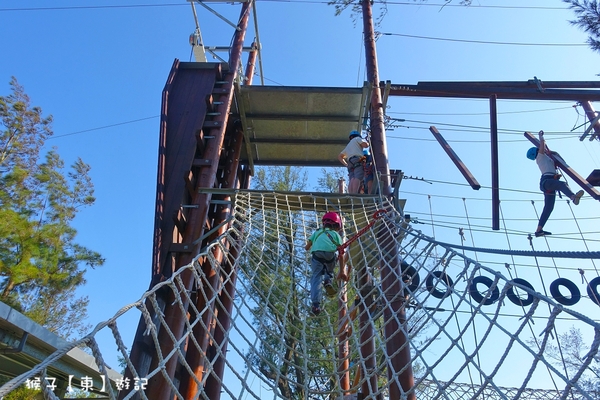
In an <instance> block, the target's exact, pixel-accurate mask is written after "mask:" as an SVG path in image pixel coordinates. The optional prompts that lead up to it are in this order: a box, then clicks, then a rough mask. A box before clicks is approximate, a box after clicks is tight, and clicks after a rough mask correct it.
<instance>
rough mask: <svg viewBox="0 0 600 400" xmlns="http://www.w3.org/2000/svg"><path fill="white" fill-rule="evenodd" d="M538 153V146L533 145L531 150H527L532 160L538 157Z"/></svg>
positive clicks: (528, 156)
mask: <svg viewBox="0 0 600 400" xmlns="http://www.w3.org/2000/svg"><path fill="white" fill-rule="evenodd" d="M537 154H538V148H537V147H532V148H530V149H529V150H527V158H529V159H530V160H535V158H536V157H537Z"/></svg>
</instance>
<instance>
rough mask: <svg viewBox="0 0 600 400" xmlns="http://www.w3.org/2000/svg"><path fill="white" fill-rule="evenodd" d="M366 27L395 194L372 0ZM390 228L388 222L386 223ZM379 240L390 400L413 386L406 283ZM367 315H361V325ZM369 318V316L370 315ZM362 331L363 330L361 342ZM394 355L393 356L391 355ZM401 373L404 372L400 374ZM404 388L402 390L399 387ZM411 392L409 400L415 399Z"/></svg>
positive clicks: (376, 126) (380, 142) (381, 162)
mask: <svg viewBox="0 0 600 400" xmlns="http://www.w3.org/2000/svg"><path fill="white" fill-rule="evenodd" d="M362 10H363V26H364V36H365V37H364V40H365V58H366V69H367V77H368V81H369V83H371V84H372V86H373V94H372V96H371V134H372V137H371V146H372V147H371V148H372V151H373V157H374V159H375V162H376V163H377V171H378V172H380V175H381V185H382V189H381V190H382V191H383V194H384V195H386V196H390V195H391V194H392V190H391V185H390V173H389V164H388V154H387V145H386V139H385V126H384V123H383V101H382V97H381V89H380V88H379V73H378V69H377V51H376V47H375V32H374V27H373V11H372V8H371V2H370V0H362ZM385 224H386V228H387V222H385ZM377 241H378V243H379V244H380V247H381V248H382V249H384V254H382V255H381V256H382V259H381V261H380V267H379V268H380V274H381V289H382V291H383V295H384V296H385V297H386V298H387V299H391V300H390V303H389V306H388V307H386V308H385V310H384V323H385V328H384V334H385V338H386V353H387V355H388V358H387V360H388V362H387V370H388V383H389V392H390V399H394V400H395V399H400V396H401V391H404V392H406V391H408V390H410V389H411V388H412V387H413V386H414V378H413V373H412V366H411V356H410V346H409V343H408V341H407V335H406V332H407V329H406V312H405V309H404V298H403V297H402V294H403V292H404V284H403V282H402V273H401V271H400V262H399V258H400V255H399V253H398V247H397V245H396V243H395V241H394V240H393V235H392V230H391V229H384V227H383V226H382V227H381V228H380V229H379V231H378V234H377ZM363 318H364V316H363V315H361V322H362V320H363ZM367 318H368V314H367ZM362 335H363V332H362V331H361V339H362ZM398 349H401V350H400V351H398ZM392 354H393V356H391V355H392ZM400 371H402V372H400ZM400 386H401V387H402V389H401V388H400ZM415 398H416V397H415V394H414V392H412V393H411V394H410V395H409V396H408V397H407V399H408V400H413V399H415Z"/></svg>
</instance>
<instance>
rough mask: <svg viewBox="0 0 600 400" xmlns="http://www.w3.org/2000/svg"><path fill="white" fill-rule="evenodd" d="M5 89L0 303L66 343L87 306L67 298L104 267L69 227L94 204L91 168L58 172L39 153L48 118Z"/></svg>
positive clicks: (54, 157)
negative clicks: (89, 274) (87, 275)
mask: <svg viewBox="0 0 600 400" xmlns="http://www.w3.org/2000/svg"><path fill="white" fill-rule="evenodd" d="M10 85H11V88H12V93H11V94H10V95H8V96H6V97H4V96H0V124H1V126H0V129H1V131H0V277H1V282H0V301H3V302H5V303H7V304H9V305H11V306H12V307H15V308H16V309H18V310H21V311H22V312H24V313H25V314H26V315H28V316H30V317H31V318H32V319H34V320H35V321H36V322H38V323H40V324H41V325H44V326H47V327H48V328H49V329H50V330H52V331H54V332H55V333H57V334H59V335H61V336H64V337H67V336H68V335H69V334H70V333H72V332H73V331H74V330H78V329H79V328H78V326H77V324H78V323H79V322H80V321H81V320H82V319H84V318H85V311H86V306H87V299H85V298H84V299H77V298H75V296H74V291H75V289H76V288H77V287H78V286H81V285H82V284H84V283H85V278H84V275H85V270H86V266H89V267H96V266H99V265H102V264H103V262H104V260H103V259H102V257H101V256H100V254H98V253H97V252H94V251H92V250H90V249H88V248H86V247H84V246H81V245H79V244H77V243H76V242H75V237H76V234H77V231H76V230H75V229H74V228H73V227H72V226H71V224H72V222H73V220H74V218H75V217H76V215H77V212H78V211H79V210H81V209H82V208H83V207H86V206H90V205H92V204H93V203H94V201H95V198H94V196H93V194H94V186H93V184H92V182H91V179H90V177H89V171H90V167H89V165H87V164H85V163H84V162H83V161H82V160H81V159H78V160H77V161H76V162H75V163H74V164H73V165H72V166H71V168H70V169H69V170H68V171H65V166H64V162H63V160H62V159H61V158H60V156H59V155H58V153H57V152H56V150H55V149H52V150H50V151H48V152H46V153H45V154H43V153H42V149H43V146H44V143H45V140H46V139H47V138H49V137H50V136H51V135H52V130H51V122H52V117H47V118H44V117H43V116H42V110H41V109H40V108H39V107H32V106H31V105H30V100H29V98H28V96H27V95H26V94H25V92H24V89H23V87H22V86H21V85H19V83H18V82H17V80H16V79H15V78H13V79H12V80H11V82H10ZM41 160H43V162H41ZM68 310H76V311H75V312H77V313H78V314H79V315H78V317H76V316H75V315H74V314H73V312H69V311H68ZM56 318H59V319H60V318H62V321H60V322H59V321H57V320H56ZM77 321H79V322H77ZM69 324H72V325H69ZM73 324H74V325H73ZM79 327H81V326H79ZM65 332H66V333H67V335H65Z"/></svg>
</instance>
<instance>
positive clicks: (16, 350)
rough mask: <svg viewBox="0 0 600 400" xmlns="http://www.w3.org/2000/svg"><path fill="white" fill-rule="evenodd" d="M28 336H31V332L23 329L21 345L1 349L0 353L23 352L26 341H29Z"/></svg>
mask: <svg viewBox="0 0 600 400" xmlns="http://www.w3.org/2000/svg"><path fill="white" fill-rule="evenodd" d="M28 336H29V333H27V332H25V331H23V336H21V341H20V342H19V345H18V346H17V347H9V348H7V349H1V350H0V354H16V353H20V352H22V351H23V348H24V347H25V342H26V341H27V337H28Z"/></svg>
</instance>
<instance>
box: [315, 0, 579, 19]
mask: <svg viewBox="0 0 600 400" xmlns="http://www.w3.org/2000/svg"><path fill="white" fill-rule="evenodd" d="M412 1H413V2H415V3H425V2H427V0H412ZM453 1H454V2H455V3H456V2H457V3H458V4H461V5H463V6H469V5H471V3H472V2H473V0H444V5H446V4H450V3H452V2H453ZM564 1H567V0H564ZM584 1H586V0H584ZM327 4H328V5H330V6H333V7H334V8H335V15H340V14H342V13H343V12H344V11H345V10H347V9H348V8H349V9H350V17H351V18H352V19H353V20H354V22H355V23H356V21H357V20H358V19H359V18H360V17H362V1H356V0H330V1H329V2H328V3H327ZM371 4H373V2H371ZM376 5H377V7H378V8H379V12H378V16H377V18H375V24H376V25H378V24H379V23H380V22H381V21H382V20H383V18H384V17H385V16H386V15H387V0H381V1H378V2H377V3H376ZM444 5H442V6H441V7H444Z"/></svg>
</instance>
